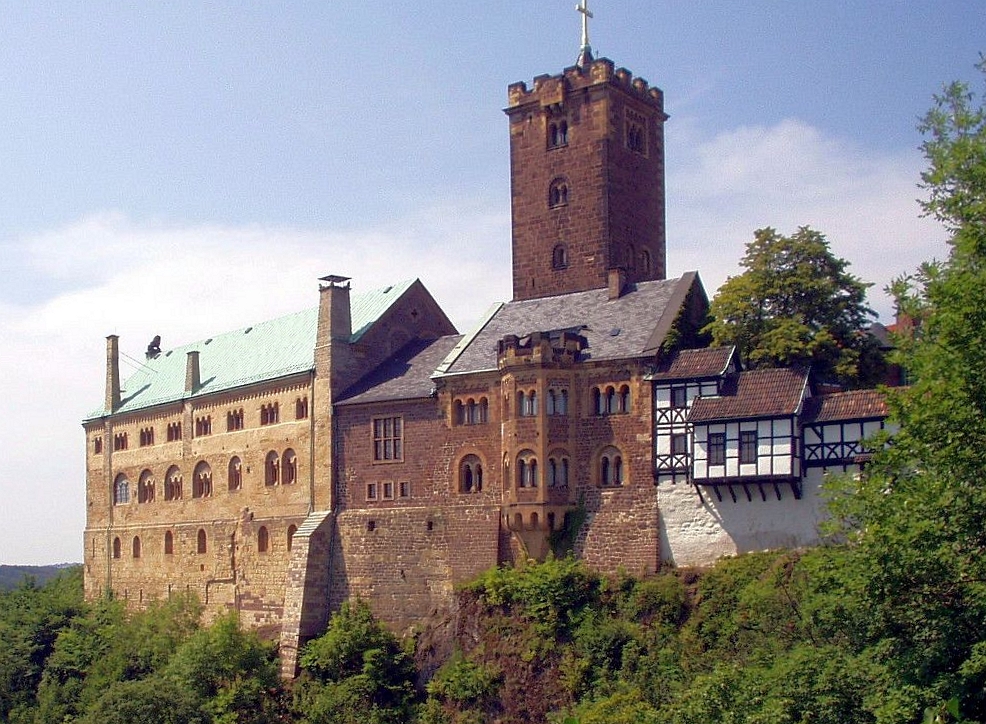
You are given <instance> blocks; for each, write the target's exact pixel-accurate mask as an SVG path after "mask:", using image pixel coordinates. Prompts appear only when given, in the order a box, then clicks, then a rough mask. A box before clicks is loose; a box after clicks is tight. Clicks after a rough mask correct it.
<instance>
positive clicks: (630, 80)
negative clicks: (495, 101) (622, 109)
mask: <svg viewBox="0 0 986 724" xmlns="http://www.w3.org/2000/svg"><path fill="white" fill-rule="evenodd" d="M603 84H610V85H613V86H615V87H617V88H620V89H621V90H623V91H624V92H626V93H627V94H629V95H631V96H633V97H634V98H636V99H637V100H640V101H642V102H644V103H646V104H648V105H649V106H652V107H653V108H655V109H657V110H658V111H660V112H661V113H663V112H664V93H663V91H661V89H660V88H658V87H657V86H651V85H650V84H649V83H648V82H647V81H646V80H645V79H643V78H640V77H634V75H633V73H631V72H630V71H629V70H627V69H626V68H617V67H616V65H615V64H614V63H613V61H611V60H610V59H609V58H599V59H598V60H594V61H592V62H590V63H588V64H587V65H586V66H585V67H579V66H572V67H570V68H566V69H565V70H564V71H563V72H562V73H561V74H559V75H547V74H545V75H539V76H536V77H535V78H534V87H533V88H530V89H529V88H528V87H527V83H525V82H524V81H519V82H517V83H511V84H510V85H509V86H508V87H507V100H508V108H507V112H508V113H509V112H510V111H511V110H513V109H516V108H519V107H521V106H527V105H530V104H537V105H539V106H542V107H544V106H553V105H560V104H562V103H563V102H564V100H565V95H566V93H573V92H575V91H579V90H583V89H585V88H590V87H592V86H599V85H603Z"/></svg>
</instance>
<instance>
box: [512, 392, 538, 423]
mask: <svg viewBox="0 0 986 724" xmlns="http://www.w3.org/2000/svg"><path fill="white" fill-rule="evenodd" d="M517 412H518V414H519V415H520V416H521V417H534V416H535V415H537V414H538V393H537V392H536V391H535V390H530V391H525V390H521V391H520V392H518V393H517Z"/></svg>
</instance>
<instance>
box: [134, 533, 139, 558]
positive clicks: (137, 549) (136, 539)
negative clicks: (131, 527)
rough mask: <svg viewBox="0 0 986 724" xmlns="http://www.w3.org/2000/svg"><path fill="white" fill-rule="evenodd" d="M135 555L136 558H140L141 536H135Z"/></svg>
mask: <svg viewBox="0 0 986 724" xmlns="http://www.w3.org/2000/svg"><path fill="white" fill-rule="evenodd" d="M133 555H134V558H140V536H136V535H135V536H134V540H133Z"/></svg>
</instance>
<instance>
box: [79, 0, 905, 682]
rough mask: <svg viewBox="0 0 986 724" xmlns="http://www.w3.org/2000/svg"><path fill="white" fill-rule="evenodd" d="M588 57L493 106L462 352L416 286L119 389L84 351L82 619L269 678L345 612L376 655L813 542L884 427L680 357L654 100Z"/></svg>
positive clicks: (319, 311)
mask: <svg viewBox="0 0 986 724" xmlns="http://www.w3.org/2000/svg"><path fill="white" fill-rule="evenodd" d="M580 9H582V10H583V11H584V5H582V6H580ZM584 14H585V13H584ZM583 22H584V21H583ZM585 35H586V33H585V29H584V40H583V48H582V52H581V54H580V55H579V59H578V61H577V63H576V65H574V66H572V67H570V68H567V69H565V70H564V71H563V72H562V73H561V74H558V75H553V76H548V75H545V76H539V77H537V78H535V79H534V82H533V87H530V88H529V87H527V85H526V84H524V83H517V84H514V85H511V86H510V87H509V89H508V107H507V109H506V115H507V118H508V122H509V129H510V167H511V172H510V173H511V209H512V229H513V232H512V251H513V299H512V301H510V302H507V303H504V304H497V305H495V306H494V307H493V308H491V309H490V311H489V312H488V313H487V314H486V315H485V316H484V318H483V319H482V320H481V321H480V322H479V324H478V325H477V326H476V327H475V329H473V330H472V331H470V332H469V333H467V334H464V335H463V334H459V333H458V332H457V331H456V329H455V328H454V327H453V325H452V324H451V322H450V321H449V319H448V317H447V316H446V315H445V313H444V312H443V311H442V309H441V308H440V307H439V305H438V304H437V303H436V301H435V300H434V299H433V298H432V296H431V295H430V294H429V292H428V290H427V289H426V288H425V287H424V286H423V285H422V284H421V282H419V281H417V280H410V281H402V282H397V283H393V284H387V285H385V286H381V287H379V288H376V289H373V290H371V291H362V292H359V293H356V292H355V291H352V290H351V288H350V283H349V280H348V279H347V278H345V277H341V276H327V277H323V278H322V280H321V282H322V283H321V284H320V285H319V291H318V305H317V306H316V307H314V308H312V309H308V310H305V311H302V312H298V313H297V314H293V315H290V316H287V317H282V318H280V319H274V320H271V321H267V322H263V323H260V324H256V325H254V326H251V327H247V328H244V329H239V330H235V331H232V332H227V333H224V334H217V335H215V336H214V337H210V338H209V339H205V340H201V341H199V342H196V343H193V344H189V345H185V346H183V347H178V348H175V349H167V350H164V349H161V348H160V346H159V340H155V342H152V344H151V345H150V346H149V347H148V350H147V359H146V361H145V363H144V365H143V366H142V367H141V368H140V369H139V370H138V371H137V372H136V373H135V374H133V376H131V377H130V378H129V379H127V380H126V381H125V382H122V381H121V379H120V365H119V357H120V352H119V340H118V339H117V337H115V336H110V337H108V338H107V346H106V395H105V399H104V401H103V404H102V406H101V407H100V408H99V409H98V410H96V411H94V412H93V413H92V414H91V415H90V416H89V418H88V419H86V420H85V421H84V428H85V434H86V506H87V523H86V530H85V541H84V546H85V587H86V594H87V596H88V597H90V598H93V597H98V596H100V595H102V594H103V593H104V592H106V591H112V593H113V595H115V596H117V597H119V598H121V599H126V600H127V601H128V602H129V603H130V604H131V605H134V606H141V605H142V604H144V603H145V602H147V601H149V600H152V599H161V598H166V597H168V596H169V595H171V594H173V593H175V592H178V591H193V592H195V593H196V594H197V595H198V597H199V598H200V599H201V601H202V602H203V603H204V604H205V606H206V610H207V611H208V612H210V613H212V614H214V613H216V612H218V611H221V610H227V609H233V610H235V611H237V612H238V614H239V616H240V618H241V620H242V621H243V622H244V623H245V624H246V625H249V626H252V627H255V628H258V629H262V630H264V631H265V632H266V633H267V634H268V635H269V636H271V637H276V638H279V640H280V647H281V655H282V660H283V662H284V663H283V665H284V670H285V673H286V674H288V675H290V674H292V673H293V672H294V671H295V668H296V665H297V655H298V649H299V646H300V645H301V644H303V643H304V641H306V640H307V639H309V638H310V637H312V636H313V635H316V634H317V633H318V632H319V631H320V630H321V628H322V627H323V626H324V624H325V622H326V620H327V617H328V615H329V612H330V611H331V610H333V608H335V607H337V606H338V605H339V604H340V602H342V601H343V600H345V599H347V598H350V597H354V596H359V597H361V598H363V599H365V600H367V601H369V602H370V604H371V605H372V608H373V610H374V611H375V613H376V614H377V615H378V616H379V617H380V618H381V619H383V620H384V621H386V622H387V623H388V624H389V625H391V626H392V627H393V628H395V629H397V630H401V629H405V628H407V627H409V626H411V625H413V624H414V623H415V622H419V621H421V620H422V619H423V618H425V617H427V616H429V615H431V614H432V613H433V612H435V611H436V610H437V611H441V610H443V609H444V608H446V607H447V606H448V604H449V603H450V601H451V594H452V591H453V586H454V585H455V584H457V583H459V582H462V581H466V580H468V579H470V578H471V577H473V576H475V575H476V574H478V573H479V572H481V571H483V570H485V569H487V568H489V567H491V566H494V565H496V564H498V563H505V562H511V561H518V560H522V559H525V558H528V557H533V558H543V557H544V556H546V555H547V554H548V553H549V551H551V550H552V548H553V547H554V548H561V547H566V548H569V549H571V550H573V551H574V553H575V554H576V555H577V556H579V557H581V558H583V559H584V560H586V561H587V562H588V563H589V564H590V565H592V566H594V567H596V568H597V569H600V570H603V571H615V570H616V569H617V568H622V569H625V570H627V571H629V572H632V573H637V574H643V573H650V572H654V571H656V570H658V569H659V568H660V567H661V566H662V565H701V564H707V563H710V562H712V561H714V560H716V559H717V558H719V557H721V556H724V555H731V554H736V553H740V552H745V551H751V550H760V549H765V548H771V547H783V546H801V545H810V544H812V543H814V542H817V540H818V538H819V532H818V523H819V522H820V520H821V519H822V517H823V516H824V513H823V505H822V503H821V502H820V499H819V495H818V489H819V484H820V482H821V480H822V477H823V475H824V474H825V473H826V472H827V471H830V470H836V471H840V472H841V471H847V470H853V469H855V468H856V466H857V465H858V464H859V462H860V458H861V456H862V455H864V454H865V450H864V449H863V448H862V444H861V441H862V440H863V439H864V438H865V437H867V436H869V435H871V434H872V433H874V432H875V431H877V430H879V429H880V428H881V427H882V426H883V424H884V423H883V420H884V418H885V417H886V409H885V407H884V405H883V402H882V399H881V397H880V395H878V394H877V393H875V392H872V391H857V392H844V393H834V394H825V395H818V394H816V393H815V387H814V384H813V381H812V379H811V376H810V373H809V372H808V371H805V370H797V369H767V370H763V369H761V370H743V369H742V367H741V360H739V359H738V357H737V355H736V353H735V350H733V349H731V348H706V347H703V346H702V345H701V338H700V335H699V334H698V332H699V329H700V327H701V325H702V323H703V319H704V317H705V315H706V312H707V308H708V300H707V297H706V293H705V291H704V290H703V288H702V283H701V281H700V279H699V277H698V275H697V274H696V273H694V272H690V273H687V274H684V275H682V276H681V277H680V278H677V279H666V278H665V246H666V243H665V224H664V219H665V194H664V124H665V121H666V120H667V118H668V116H667V115H665V113H664V106H663V96H662V93H661V91H660V90H659V89H657V88H655V87H652V86H650V85H649V84H648V83H647V82H646V81H644V80H643V79H641V78H639V77H634V76H633V75H632V74H631V73H630V72H629V71H627V70H625V69H622V68H617V67H615V65H614V64H613V63H612V62H611V61H610V60H608V59H605V58H599V59H597V58H594V57H593V54H592V52H591V49H590V47H589V44H588V38H587V37H585Z"/></svg>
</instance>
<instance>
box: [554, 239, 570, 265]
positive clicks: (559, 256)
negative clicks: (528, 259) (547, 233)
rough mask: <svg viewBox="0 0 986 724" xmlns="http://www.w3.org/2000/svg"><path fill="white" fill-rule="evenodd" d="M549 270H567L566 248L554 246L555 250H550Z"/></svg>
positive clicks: (560, 245) (558, 245) (562, 245)
mask: <svg viewBox="0 0 986 724" xmlns="http://www.w3.org/2000/svg"><path fill="white" fill-rule="evenodd" d="M551 268H552V269H566V268H568V248H567V247H566V246H565V245H564V244H555V248H554V249H552V250H551Z"/></svg>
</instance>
